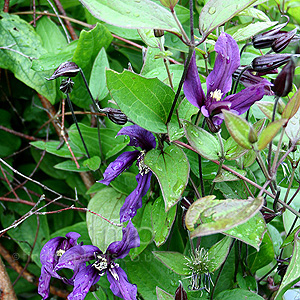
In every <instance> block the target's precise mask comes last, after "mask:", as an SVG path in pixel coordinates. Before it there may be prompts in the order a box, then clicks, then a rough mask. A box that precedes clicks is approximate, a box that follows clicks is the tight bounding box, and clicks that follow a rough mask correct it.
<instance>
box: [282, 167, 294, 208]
mask: <svg viewBox="0 0 300 300" xmlns="http://www.w3.org/2000/svg"><path fill="white" fill-rule="evenodd" d="M295 171H296V168H292V173H291V179H290V182H289V186H288V188H287V190H286V193H285V197H284V200H283V202H285V203H287V198H288V196H289V192H290V190H291V187H292V184H293V180H294V175H295Z"/></svg>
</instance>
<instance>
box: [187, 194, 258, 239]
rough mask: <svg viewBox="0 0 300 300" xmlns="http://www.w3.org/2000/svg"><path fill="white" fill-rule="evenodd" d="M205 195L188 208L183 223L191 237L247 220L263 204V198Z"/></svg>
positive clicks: (234, 225) (225, 228)
mask: <svg viewBox="0 0 300 300" xmlns="http://www.w3.org/2000/svg"><path fill="white" fill-rule="evenodd" d="M215 198H216V196H213V195H212V196H206V197H203V198H200V199H198V200H197V201H195V202H194V203H193V204H192V205H191V206H190V207H189V209H188V211H187V213H186V217H185V224H186V227H187V229H188V230H190V231H191V237H196V236H204V235H209V234H213V233H218V232H222V231H224V230H228V229H231V228H233V227H236V226H238V225H240V224H242V223H245V222H246V221H247V220H249V219H250V218H251V217H252V216H253V215H254V214H255V213H257V211H258V210H259V209H260V208H261V206H262V205H263V198H262V197H259V198H255V199H252V198H248V199H247V200H241V199H225V200H216V199H215Z"/></svg>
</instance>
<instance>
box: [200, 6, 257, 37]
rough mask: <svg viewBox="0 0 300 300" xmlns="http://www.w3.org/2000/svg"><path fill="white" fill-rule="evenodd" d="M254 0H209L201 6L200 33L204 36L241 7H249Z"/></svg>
mask: <svg viewBox="0 0 300 300" xmlns="http://www.w3.org/2000/svg"><path fill="white" fill-rule="evenodd" d="M255 1H256V0H251V1H249V0H232V1H228V2H226V3H225V2H224V1H223V0H210V1H208V2H207V3H206V4H205V6H204V7H203V9H202V11H201V14H200V16H199V28H200V32H201V34H202V35H203V36H204V37H206V36H208V35H209V33H211V32H212V31H213V30H215V29H216V28H217V27H218V26H220V25H222V24H224V23H225V22H227V21H229V20H230V19H231V18H233V17H234V16H235V15H237V14H238V13H240V12H241V11H242V10H243V9H245V8H247V7H249V6H250V5H251V4H253V3H254V2H255Z"/></svg>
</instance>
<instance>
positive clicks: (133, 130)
mask: <svg viewBox="0 0 300 300" xmlns="http://www.w3.org/2000/svg"><path fill="white" fill-rule="evenodd" d="M119 135H128V136H129V137H130V143H129V144H128V145H129V146H134V147H140V148H141V149H142V151H138V150H135V151H128V152H124V153H122V154H121V155H120V156H119V157H117V159H116V160H115V161H113V162H112V163H110V164H109V165H108V167H107V169H106V170H105V172H104V174H103V176H104V179H102V180H100V181H99V182H101V183H103V184H105V185H109V184H110V182H111V181H113V180H114V179H115V178H117V177H118V176H119V175H120V174H121V173H122V172H123V171H125V170H126V169H128V168H129V167H130V166H131V165H132V164H133V163H134V162H135V161H137V166H138V168H139V174H138V175H137V176H136V181H137V183H138V185H137V187H136V188H135V189H134V190H133V192H132V193H131V194H130V195H129V196H128V197H127V198H126V199H125V203H124V205H123V206H122V208H121V210H120V222H125V221H128V220H130V219H131V218H133V217H134V216H135V215H136V212H137V210H138V209H139V208H141V207H142V198H143V196H145V195H146V193H147V191H148V189H149V187H150V180H151V176H152V172H151V171H150V169H149V168H148V167H147V166H146V165H145V163H144V157H145V154H146V153H147V152H148V151H149V150H151V149H154V148H155V147H156V142H155V137H154V135H153V134H152V133H151V132H149V131H147V130H146V129H144V128H141V127H140V126H138V125H131V126H128V127H124V128H122V129H121V130H120V131H119V133H118V134H117V136H119Z"/></svg>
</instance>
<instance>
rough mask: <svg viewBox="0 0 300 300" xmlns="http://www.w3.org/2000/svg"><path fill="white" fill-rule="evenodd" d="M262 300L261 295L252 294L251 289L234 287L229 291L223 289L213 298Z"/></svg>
mask: <svg viewBox="0 0 300 300" xmlns="http://www.w3.org/2000/svg"><path fill="white" fill-rule="evenodd" d="M242 299H247V300H263V299H264V298H262V297H261V296H259V295H257V294H254V293H253V292H251V291H247V290H242V289H234V290H230V291H224V292H221V293H220V294H218V295H217V297H216V299H215V300H242Z"/></svg>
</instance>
